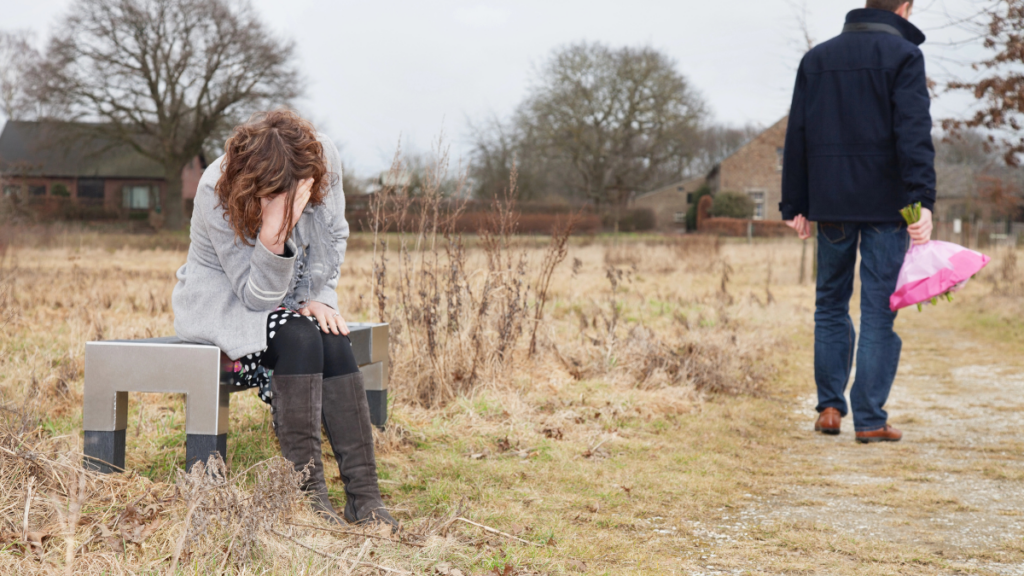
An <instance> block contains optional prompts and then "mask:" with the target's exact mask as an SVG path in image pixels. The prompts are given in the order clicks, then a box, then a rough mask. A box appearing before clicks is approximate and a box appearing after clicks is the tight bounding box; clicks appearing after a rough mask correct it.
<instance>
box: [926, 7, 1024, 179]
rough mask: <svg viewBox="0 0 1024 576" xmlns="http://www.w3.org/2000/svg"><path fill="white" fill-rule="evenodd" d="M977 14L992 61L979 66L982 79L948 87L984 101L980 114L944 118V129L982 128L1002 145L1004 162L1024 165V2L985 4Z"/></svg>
mask: <svg viewBox="0 0 1024 576" xmlns="http://www.w3.org/2000/svg"><path fill="white" fill-rule="evenodd" d="M982 4H983V7H982V8H981V10H980V12H979V13H978V15H977V16H975V17H974V18H972V19H970V20H968V21H967V26H970V27H973V29H974V30H975V31H977V32H978V33H979V35H980V36H981V38H982V39H983V42H984V46H985V48H988V49H989V50H991V51H993V52H994V54H993V55H992V57H991V58H989V59H987V60H983V61H981V62H978V63H975V64H974V65H973V68H974V70H977V71H982V72H983V74H982V77H981V78H980V79H977V80H973V81H960V80H956V81H952V82H949V83H948V84H947V88H948V89H950V90H954V91H963V90H966V91H969V92H971V93H972V94H973V95H974V97H975V98H976V99H977V100H978V103H979V107H978V109H977V110H976V111H975V113H974V115H973V116H972V117H970V118H968V119H966V120H964V119H946V120H943V122H942V125H943V128H945V129H947V130H950V131H954V132H955V131H959V130H963V129H964V128H981V129H984V130H985V131H986V132H988V139H989V142H990V144H999V145H1002V147H1003V151H1004V156H1003V158H1004V160H1005V162H1006V164H1008V165H1010V166H1017V165H1019V164H1020V155H1021V154H1024V136H1022V128H1024V69H1022V64H1024V0H985V2H983V3H982Z"/></svg>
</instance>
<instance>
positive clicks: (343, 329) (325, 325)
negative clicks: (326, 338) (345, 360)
mask: <svg viewBox="0 0 1024 576" xmlns="http://www.w3.org/2000/svg"><path fill="white" fill-rule="evenodd" d="M299 314H302V315H303V316H313V317H314V318H316V321H317V322H318V323H319V324H320V330H322V331H323V332H324V334H335V335H338V334H340V335H342V336H348V333H349V330H348V324H346V323H345V319H344V318H342V317H341V314H339V313H338V311H337V310H335V309H334V308H331V307H330V306H328V305H327V304H324V303H322V302H310V303H309V304H307V305H306V306H305V307H304V308H302V309H300V310H299Z"/></svg>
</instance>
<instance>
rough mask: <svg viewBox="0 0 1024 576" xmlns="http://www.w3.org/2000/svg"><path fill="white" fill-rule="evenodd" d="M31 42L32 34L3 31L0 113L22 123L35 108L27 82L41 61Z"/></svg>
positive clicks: (0, 60) (0, 44)
mask: <svg viewBox="0 0 1024 576" xmlns="http://www.w3.org/2000/svg"><path fill="white" fill-rule="evenodd" d="M31 39H32V35H31V33H30V32H27V31H25V30H17V31H13V32H9V31H5V30H0V112H2V113H3V115H4V116H6V117H7V119H8V120H18V119H20V118H22V117H23V116H25V115H27V114H29V113H30V111H31V110H32V109H33V105H32V99H31V98H29V95H28V90H26V81H27V75H28V72H29V70H31V68H32V67H33V66H34V65H35V64H36V63H37V62H38V60H39V52H38V51H37V50H36V49H35V48H34V47H33V46H32V42H31Z"/></svg>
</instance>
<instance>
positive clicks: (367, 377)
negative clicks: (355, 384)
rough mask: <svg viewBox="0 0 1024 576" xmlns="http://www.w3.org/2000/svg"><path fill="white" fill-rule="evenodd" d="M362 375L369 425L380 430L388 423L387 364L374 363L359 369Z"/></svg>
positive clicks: (385, 362) (384, 362)
mask: <svg viewBox="0 0 1024 576" xmlns="http://www.w3.org/2000/svg"><path fill="white" fill-rule="evenodd" d="M359 371H360V372H362V373H363V387H364V388H365V389H366V403H367V404H369V405H370V423H372V424H373V425H374V426H376V427H377V428H380V429H381V430H383V429H384V425H385V424H387V422H388V362H387V360H384V361H382V362H374V363H373V364H366V365H364V366H360V367H359Z"/></svg>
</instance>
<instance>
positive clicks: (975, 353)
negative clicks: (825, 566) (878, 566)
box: [741, 310, 1024, 575]
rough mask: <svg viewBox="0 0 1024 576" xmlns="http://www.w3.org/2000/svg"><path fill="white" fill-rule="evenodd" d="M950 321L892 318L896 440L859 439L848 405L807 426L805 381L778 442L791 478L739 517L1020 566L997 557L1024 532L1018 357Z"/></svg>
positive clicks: (1012, 570)
mask: <svg viewBox="0 0 1024 576" xmlns="http://www.w3.org/2000/svg"><path fill="white" fill-rule="evenodd" d="M929 313H931V314H933V315H934V316H933V317H929ZM949 324H950V320H949V318H948V317H947V316H946V315H944V314H942V313H941V312H939V311H931V310H926V311H925V312H924V313H922V314H918V313H917V312H910V313H904V314H903V315H902V316H901V318H900V321H899V324H898V330H899V332H900V333H901V335H902V337H903V339H904V343H905V344H904V353H903V360H902V363H901V366H900V370H899V375H898V377H897V382H896V385H895V386H894V389H893V393H892V395H891V397H890V400H889V403H888V406H887V407H888V410H889V417H890V422H891V423H892V424H894V425H895V426H897V427H899V428H901V429H902V430H903V431H904V434H905V436H904V440H903V442H900V443H898V444H885V445H867V446H863V445H859V444H857V443H856V442H854V441H853V426H852V424H853V422H852V419H851V418H849V417H848V418H844V420H843V432H842V434H841V435H840V436H839V437H829V436H824V435H821V434H815V433H813V432H811V426H812V419H813V414H814V412H813V410H814V405H815V403H816V397H815V396H814V394H813V391H812V390H809V391H808V394H807V395H806V396H805V397H803V398H802V399H801V402H800V404H799V405H798V406H794V426H795V428H796V429H795V430H794V431H793V433H794V439H796V438H799V439H800V441H797V442H794V443H793V446H792V448H791V449H790V450H789V451H788V457H789V459H790V464H791V465H792V466H793V467H794V469H795V471H796V472H797V474H796V480H797V483H798V485H796V486H792V487H791V488H790V489H788V490H787V491H786V492H785V493H784V494H779V495H778V496H777V497H775V498H772V499H770V500H767V501H762V502H760V503H758V504H757V505H755V506H752V507H750V508H748V509H746V510H744V511H743V512H742V513H741V518H743V519H744V520H748V519H749V521H752V522H755V523H763V522H785V523H792V522H813V523H815V524H817V525H823V526H825V527H828V528H830V529H831V530H833V531H835V532H836V533H837V534H839V535H848V536H851V537H854V538H858V539H878V540H884V541H888V542H896V543H902V544H907V545H913V546H916V547H921V548H924V549H926V550H929V551H931V552H932V553H934V554H937V555H941V556H943V557H946V558H948V559H950V560H951V561H953V562H958V561H959V562H964V563H966V564H968V565H973V566H974V567H977V568H978V569H980V570H981V571H983V572H985V571H990V572H992V573H995V574H1005V575H1010V574H1024V565H1010V564H1003V563H1000V562H998V557H999V556H1000V555H1002V554H1005V552H1002V551H1001V550H1000V549H1001V548H1002V547H1004V546H1005V545H1007V544H1008V543H1012V542H1014V541H1016V542H1020V540H1021V538H1022V537H1024V450H1022V447H1024V436H1022V432H1024V416H1022V414H1024V369H1022V367H1024V357H1021V355H1020V354H1019V353H1014V351H1013V349H1012V348H1010V347H1009V346H1006V345H1000V344H998V343H988V342H985V343H983V342H979V341H976V340H973V339H971V338H970V337H969V336H967V335H965V334H964V333H963V332H962V331H955V330H953V329H952V328H951V327H950V326H949ZM809 368H810V367H809V366H808V367H805V369H809ZM851 380H852V379H851ZM978 556H986V557H988V558H990V560H988V561H978V560H977V557H978Z"/></svg>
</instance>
